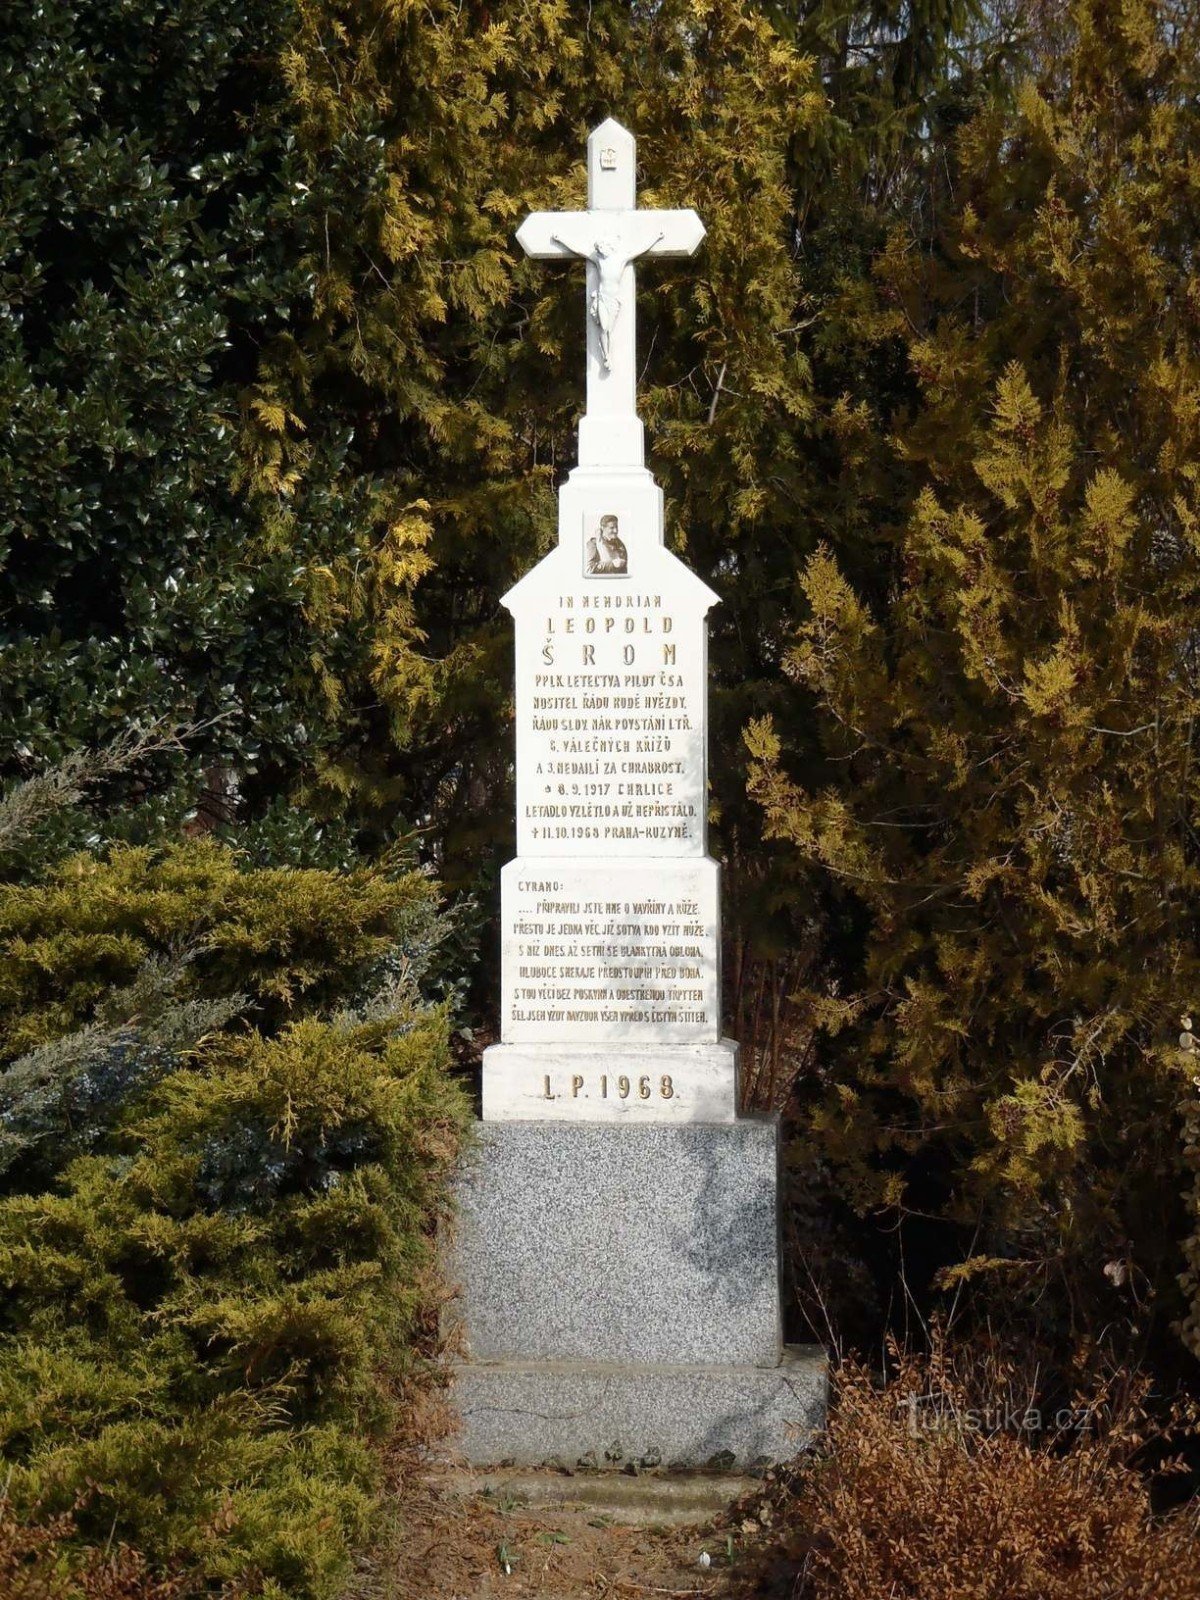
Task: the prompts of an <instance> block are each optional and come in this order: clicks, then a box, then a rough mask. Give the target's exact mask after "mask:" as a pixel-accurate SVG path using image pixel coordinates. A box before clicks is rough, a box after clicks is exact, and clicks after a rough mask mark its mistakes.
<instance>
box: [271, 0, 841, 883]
mask: <svg viewBox="0 0 1200 1600" xmlns="http://www.w3.org/2000/svg"><path fill="white" fill-rule="evenodd" d="M298 15H299V22H298V27H297V29H296V32H295V37H294V42H293V43H292V45H291V47H290V48H289V49H287V50H286V51H285V54H284V58H283V66H284V71H285V73H286V77H287V81H288V85H289V89H290V94H291V103H292V108H293V111H294V115H295V116H296V119H297V124H298V132H297V149H298V150H299V152H300V153H301V154H302V156H303V158H304V160H305V161H306V162H307V165H308V171H307V174H306V176H307V181H308V186H309V194H308V197H307V199H306V202H305V204H306V209H307V212H308V214H310V216H311V219H312V230H311V232H312V236H311V254H310V258H309V265H310V267H311V270H312V272H313V275H314V279H315V300H314V310H313V317H312V320H311V323H310V324H309V325H307V326H305V327H300V328H297V329H295V330H294V332H291V333H289V334H288V336H287V337H285V338H281V339H278V340H273V341H269V342H268V343H267V344H266V346H265V348H264V353H263V361H262V366H261V369H260V373H259V379H258V384H257V386H256V388H255V390H254V392H253V395H252V396H251V397H250V398H249V400H248V402H247V406H246V415H245V423H246V426H245V441H244V442H245V481H246V483H247V484H248V485H249V487H250V490H251V493H252V495H253V496H254V498H255V503H256V504H257V506H258V507H259V510H260V513H261V517H262V520H263V525H264V527H265V528H266V530H267V534H266V537H267V538H268V541H270V540H272V539H274V540H276V541H279V542H282V543H283V544H285V545H290V544H291V542H292V538H293V531H292V530H293V527H294V525H295V524H297V523H298V522H300V521H302V520H303V519H304V517H305V516H306V515H307V514H308V511H307V507H308V503H309V494H310V488H309V485H310V476H311V472H312V468H311V465H310V464H311V463H312V462H314V461H315V460H316V459H317V457H318V455H319V444H320V441H321V439H322V438H323V437H324V435H325V433H326V432H327V431H328V430H330V429H331V428H334V427H341V426H343V424H344V423H347V422H348V423H350V424H352V425H353V427H354V429H355V435H354V441H353V445H352V447H351V448H350V449H349V450H348V451H347V453H346V457H345V471H344V477H345V479H346V480H347V481H350V479H352V478H353V477H355V476H356V475H357V476H359V477H361V478H362V480H363V481H364V482H365V481H366V479H367V476H368V475H369V474H371V473H379V474H380V476H379V478H378V483H379V485H380V489H379V493H380V495H381V497H382V498H381V499H380V502H379V506H378V507H377V510H378V511H379V515H378V516H375V517H371V518H367V517H364V518H363V519H361V520H360V521H359V522H358V523H357V524H356V525H352V526H348V527H347V529H346V540H345V548H344V551H343V553H342V554H341V555H340V556H338V557H337V558H335V559H332V560H329V559H326V558H325V557H322V558H321V561H320V562H319V563H318V564H316V565H313V566H307V567H306V569H305V570H304V572H303V573H302V575H301V580H300V581H302V582H303V583H305V584H306V585H307V592H308V596H309V600H308V606H309V616H310V619H311V621H312V623H313V626H314V629H315V630H316V631H317V632H318V634H320V633H321V632H322V630H324V633H325V636H326V637H327V638H328V640H329V645H328V649H327V650H326V649H325V647H323V646H322V647H320V649H319V651H318V654H319V655H320V656H321V659H322V662H323V663H324V668H323V670H325V671H326V672H327V681H328V687H329V694H330V696H331V701H332V700H336V699H337V697H338V696H340V695H345V694H346V693H348V692H352V690H348V688H347V685H346V684H345V683H344V682H341V681H339V678H338V672H339V667H338V654H339V648H340V647H339V645H338V639H339V637H340V636H341V635H343V634H344V633H345V632H346V630H348V629H350V630H353V633H354V637H355V638H357V639H370V640H372V641H373V644H372V661H373V682H372V685H371V687H372V690H373V693H374V695H375V696H377V697H378V700H379V702H380V704H381V705H382V707H383V708H384V709H385V710H386V713H387V716H388V720H389V725H390V737H391V739H392V740H393V741H395V743H396V744H398V745H399V746H400V747H402V748H407V749H408V750H409V751H410V752H413V753H412V754H410V755H409V757H408V758H406V759H405V758H400V759H398V758H397V756H396V755H395V753H394V751H392V752H389V751H388V749H387V748H386V742H385V740H384V739H382V738H380V737H378V734H379V733H380V732H381V730H378V729H377V730H376V731H375V734H374V735H373V736H372V740H371V744H370V748H369V750H367V751H365V752H364V756H365V759H364V760H363V761H362V762H361V763H359V764H358V766H357V767H356V766H355V765H354V764H353V763H352V762H346V763H343V765H341V766H335V765H334V764H333V763H331V762H329V761H325V762H323V763H322V765H321V770H320V772H319V773H318V774H317V777H316V779H315V780H314V782H313V784H312V785H311V786H310V788H309V790H308V793H307V798H308V801H309V803H311V804H312V805H313V806H317V807H322V806H323V807H331V808H332V807H336V806H340V805H342V804H344V803H346V800H347V797H348V796H349V797H350V798H351V800H352V801H353V800H355V799H356V800H357V801H358V802H360V803H362V802H369V801H370V800H371V798H372V797H373V798H375V799H378V798H380V796H381V795H383V794H385V793H388V792H390V793H392V794H394V795H398V796H400V797H401V803H402V804H403V805H404V806H405V808H406V810H407V812H408V814H409V815H410V816H415V815H418V814H421V815H432V817H433V819H434V826H435V828H436V829H437V832H438V837H439V842H440V845H441V848H442V849H443V851H444V852H445V856H446V859H447V860H448V862H449V863H450V866H451V868H452V869H453V872H458V871H461V870H462V869H463V868H464V867H466V868H471V867H472V866H473V865H474V863H475V862H477V861H478V858H479V854H480V848H481V846H490V847H492V848H495V847H496V841H497V839H498V837H499V836H501V831H502V829H503V827H504V826H505V824H504V820H503V819H504V818H505V817H506V816H508V815H510V814H511V800H510V799H509V798H508V797H507V796H506V793H505V790H506V785H507V781H508V779H507V768H508V762H509V759H510V754H511V752H510V748H509V741H510V732H509V729H508V720H507V713H508V707H509V697H510V677H511V669H510V664H509V655H510V650H511V643H510V633H509V625H508V621H507V619H506V618H505V617H504V615H503V613H502V611H501V609H500V607H499V596H500V595H501V594H502V593H503V592H504V590H505V589H506V588H507V587H508V586H509V585H510V584H511V583H512V582H513V581H514V580H515V579H516V578H517V577H518V576H519V575H520V574H521V573H522V572H523V571H525V570H526V569H527V568H528V567H529V566H530V565H532V564H533V562H534V561H535V560H536V559H537V558H538V557H539V556H540V555H542V554H544V552H545V550H546V549H547V547H548V546H549V544H550V543H551V542H552V540H553V538H554V531H555V503H554V497H553V490H554V488H555V486H556V483H557V481H558V480H559V479H560V478H561V476H562V474H563V473H564V472H565V471H566V470H567V468H568V467H569V466H571V465H572V464H573V461H574V451H575V439H574V425H575V421H576V417H577V414H578V410H579V406H580V400H581V394H582V382H583V370H582V365H581V357H580V349H581V344H580V340H581V338H582V315H583V303H582V296H583V286H582V281H581V279H580V276H579V273H578V271H570V272H564V271H556V270H554V269H550V270H547V267H546V265H545V263H533V262H528V261H526V260H525V258H524V257H523V255H522V253H521V251H520V249H519V247H518V246H517V244H516V242H515V239H514V234H515V231H516V228H517V227H518V225H519V223H520V221H521V219H522V217H523V216H524V215H525V214H526V213H527V212H528V211H529V210H531V209H534V208H544V207H553V206H569V207H576V206H579V205H581V204H583V203H584V202H585V199H586V180H585V176H584V154H585V140H586V137H587V133H588V131H589V129H590V128H591V127H592V126H593V125H594V124H595V123H596V122H598V121H599V120H600V119H601V118H603V117H604V116H607V115H609V114H612V115H615V116H617V117H619V118H620V119H622V120H623V121H624V122H625V123H626V124H627V125H628V126H629V127H630V128H631V129H633V130H634V131H635V133H636V134H637V136H638V139H639V157H640V161H641V172H640V186H641V187H640V193H641V202H642V203H643V204H646V205H666V206H671V205H682V204H688V205H694V206H695V207H696V209H697V210H698V211H699V212H700V214H701V215H702V217H703V218H704V221H705V223H706V225H707V228H708V236H707V238H706V240H705V243H704V247H703V251H702V253H701V254H700V255H699V256H698V257H697V258H696V260H695V261H694V262H689V263H688V265H687V267H686V269H684V270H680V269H679V268H678V266H666V267H656V266H653V265H651V266H650V267H647V268H646V269H645V270H643V271H641V272H640V273H639V313H638V314H639V325H640V337H641V341H642V349H643V351H644V352H645V353H646V355H647V357H648V358H649V359H648V363H647V372H646V381H645V382H644V383H643V385H642V390H641V409H642V412H643V415H644V416H645V417H646V419H647V423H648V426H649V430H650V438H651V441H652V448H653V451H654V455H655V460H656V464H657V465H658V466H659V467H660V468H662V467H664V466H665V467H666V469H667V472H668V474H669V480H670V483H669V486H670V494H669V503H670V504H671V506H672V514H673V518H674V525H673V529H672V536H673V537H674V538H676V539H678V540H680V541H682V540H685V539H686V540H687V541H688V542H689V545H690V546H691V548H692V549H693V551H695V552H697V553H698V555H699V559H700V563H701V565H709V564H711V563H714V562H716V561H718V560H720V559H721V557H722V556H723V554H724V552H725V550H726V549H727V547H728V544H729V542H730V541H731V540H735V539H736V540H746V539H749V538H751V537H752V535H753V533H754V531H755V530H756V529H757V530H762V529H765V528H767V527H769V526H771V525H772V522H773V521H774V523H775V524H778V523H779V521H780V520H781V519H782V518H784V517H785V516H786V515H787V513H788V508H789V505H790V496H791V482H792V479H793V477H794V475H795V473H796V472H797V470H798V467H797V455H798V450H797V442H796V438H795V423H796V420H797V418H798V417H799V416H800V415H801V414H802V412H803V410H804V404H805V402H804V395H805V391H806V382H807V368H806V365H805V363H804V361H803V360H802V358H801V356H800V352H799V337H798V332H797V328H796V326H795V324H796V316H795V303H796V293H797V274H796V268H795V262H794V258H793V242H794V241H793V233H792V227H793V218H792V192H791V186H790V182H789V156H790V151H791V148H792V143H793V140H794V139H796V138H797V137H799V136H801V135H802V134H803V133H804V132H805V131H806V130H807V129H809V128H811V127H812V126H813V125H814V124H815V123H817V122H818V121H819V120H820V119H821V117H822V116H823V115H824V111H825V107H824V97H823V95H822V94H821V92H820V89H819V86H818V84H817V81H816V78H815V74H814V71H813V67H812V63H811V62H809V61H807V60H806V59H805V58H804V57H803V56H802V55H801V54H800V53H799V52H798V51H797V49H796V48H795V47H794V46H793V45H792V44H790V43H788V42H787V41H786V39H785V38H784V37H782V36H781V34H780V33H779V32H777V31H776V29H775V28H774V27H773V26H772V25H771V24H770V22H769V21H768V20H767V19H766V18H765V16H764V15H763V13H762V8H760V7H759V6H757V5H752V4H748V3H745V0H666V3H665V4H661V5H655V6H653V7H630V6H628V5H625V4H616V3H610V0H596V3H594V4H589V5H587V6H581V5H574V4H569V3H567V0H547V3H541V4H537V5H528V4H525V3H518V0H499V3H498V4H492V5H487V6H480V5H478V4H467V5H462V4H459V3H458V0H432V3H417V0H399V3H393V0H386V3H385V0H301V3H300V5H299V9H298ZM381 768H382V769H385V770H386V772H388V773H390V774H393V775H394V780H395V787H394V789H392V790H391V791H387V790H384V789H382V788H378V787H377V788H376V789H374V790H372V783H373V782H376V780H377V779H378V777H379V774H380V769H381ZM468 797H469V798H468Z"/></svg>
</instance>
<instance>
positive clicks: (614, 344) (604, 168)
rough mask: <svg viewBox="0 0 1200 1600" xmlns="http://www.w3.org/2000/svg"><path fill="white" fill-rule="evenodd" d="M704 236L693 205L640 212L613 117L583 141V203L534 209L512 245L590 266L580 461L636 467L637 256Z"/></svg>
mask: <svg viewBox="0 0 1200 1600" xmlns="http://www.w3.org/2000/svg"><path fill="white" fill-rule="evenodd" d="M703 238H704V224H703V223H702V222H701V221H700V218H699V217H698V216H697V215H696V213H695V212H694V211H639V210H638V209H637V146H636V143H635V141H634V137H633V135H632V134H631V133H630V132H629V131H628V130H627V129H625V128H623V127H622V126H621V124H620V123H619V122H615V121H614V120H613V119H612V118H611V117H609V119H608V120H607V121H606V122H602V123H601V124H600V126H599V127H598V128H596V129H595V131H594V132H593V133H592V135H591V137H590V138H589V139H588V209H587V210H586V211H535V212H533V213H532V214H531V215H530V216H528V217H526V218H525V221H524V222H523V223H522V224H521V226H520V228H519V229H518V230H517V242H518V244H520V246H521V248H522V249H523V250H524V251H525V254H526V255H528V256H533V257H535V258H536V259H537V260H539V261H555V260H561V259H563V258H564V257H571V256H573V257H576V258H577V259H579V260H582V261H585V262H586V263H587V410H586V412H585V414H584V416H583V418H582V419H581V420H580V424H579V464H580V466H609V467H626V468H628V467H634V466H636V467H640V466H641V465H642V425H641V423H640V422H639V420H638V416H637V315H636V302H635V284H634V272H633V263H634V262H635V261H638V260H641V259H642V258H643V257H647V256H675V257H680V256H690V255H692V254H693V253H694V252H695V251H696V249H697V248H698V246H699V244H700V241H701V240H702V239H703Z"/></svg>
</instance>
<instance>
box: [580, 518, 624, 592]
mask: <svg viewBox="0 0 1200 1600" xmlns="http://www.w3.org/2000/svg"><path fill="white" fill-rule="evenodd" d="M583 570H584V572H585V573H586V574H587V576H588V577H589V578H625V577H628V576H629V553H628V551H627V550H626V549H625V544H624V541H623V540H622V538H621V535H620V532H619V531H618V527H617V519H616V517H614V516H612V515H611V514H610V515H608V516H603V517H601V518H600V523H599V526H598V527H597V528H596V531H595V533H593V534H592V536H591V538H590V539H588V541H587V544H586V545H585V547H584V555H583Z"/></svg>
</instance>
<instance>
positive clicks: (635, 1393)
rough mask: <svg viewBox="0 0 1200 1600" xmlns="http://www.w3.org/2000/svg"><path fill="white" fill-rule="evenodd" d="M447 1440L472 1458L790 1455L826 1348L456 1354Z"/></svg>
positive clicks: (528, 1463)
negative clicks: (730, 1353)
mask: <svg viewBox="0 0 1200 1600" xmlns="http://www.w3.org/2000/svg"><path fill="white" fill-rule="evenodd" d="M451 1400H452V1403H453V1404H454V1405H455V1407H456V1409H457V1410H458V1413H459V1415H460V1417H461V1419H462V1432H461V1434H460V1435H459V1437H458V1438H457V1439H456V1440H455V1441H454V1444H455V1448H456V1450H457V1451H458V1452H459V1454H460V1455H461V1456H462V1457H464V1458H465V1459H466V1460H467V1461H468V1462H470V1463H471V1464H472V1465H476V1466H518V1467H522V1466H523V1467H537V1466H542V1465H543V1464H546V1463H550V1464H552V1465H555V1466H558V1467H564V1466H566V1467H572V1466H575V1465H576V1464H578V1463H580V1462H584V1463H586V1464H587V1465H591V1464H593V1463H596V1464H599V1463H603V1462H608V1463H609V1464H612V1465H617V1464H623V1463H627V1462H635V1463H638V1464H639V1465H641V1464H646V1465H653V1466H659V1465H661V1466H665V1467H668V1468H670V1467H703V1466H717V1465H719V1466H722V1467H724V1468H726V1469H727V1470H731V1469H734V1468H741V1469H743V1470H744V1469H746V1468H753V1467H758V1466H764V1465H766V1464H768V1463H770V1462H773V1461H784V1460H787V1459H789V1458H790V1457H792V1456H794V1455H797V1454H798V1453H799V1452H800V1451H801V1450H802V1449H803V1448H804V1447H805V1445H807V1444H808V1443H809V1442H810V1441H811V1440H812V1439H813V1438H814V1436H815V1435H816V1433H817V1431H818V1430H819V1429H820V1427H821V1426H822V1425H823V1423H824V1419H825V1402H826V1359H825V1352H824V1351H823V1350H821V1349H820V1348H819V1347H817V1346H814V1345H788V1346H785V1348H784V1354H783V1360H782V1361H781V1362H780V1363H779V1365H778V1366H774V1367H754V1366H742V1365H737V1366H729V1365H711V1364H705V1365H665V1364H655V1365H635V1364H632V1363H622V1362H588V1361H494V1362H482V1361H480V1362H474V1361H473V1362H466V1363H464V1364H463V1365H462V1366H460V1367H458V1368H456V1370H455V1387H454V1391H453V1393H452V1395H451Z"/></svg>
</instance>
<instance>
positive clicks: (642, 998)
mask: <svg viewBox="0 0 1200 1600" xmlns="http://www.w3.org/2000/svg"><path fill="white" fill-rule="evenodd" d="M522 865H523V864H522V863H519V862H518V863H514V864H513V866H515V867H516V871H515V872H514V871H513V870H512V868H506V869H505V871H506V874H507V877H506V881H505V915H506V919H507V921H508V928H507V933H506V939H505V950H504V963H503V967H504V991H505V993H504V1004H505V1028H506V1037H507V1036H509V1035H510V1034H511V1036H512V1037H514V1038H525V1039H533V1038H547V1039H572V1038H577V1039H598V1038H603V1039H635V1038H643V1039H653V1038H668V1039H676V1040H678V1041H680V1042H683V1041H686V1040H702V1039H716V1038H717V1037H718V1036H719V1021H720V1018H719V1014H718V984H717V963H716V948H715V946H716V922H717V906H716V874H715V870H714V869H713V867H712V863H711V862H696V863H694V864H693V863H690V862H678V863H670V864H668V863H665V862H664V863H663V864H662V866H661V867H659V868H658V869H657V871H656V874H655V876H654V877H652V878H649V879H647V877H646V875H645V874H643V873H641V872H640V871H638V870H637V869H636V868H631V867H630V866H629V865H627V864H623V865H620V866H618V865H617V864H616V863H614V864H612V865H611V866H605V865H602V864H600V863H596V864H595V865H592V864H589V865H588V866H587V867H586V868H585V867H584V866H583V864H582V863H572V864H571V865H570V866H569V867H568V866H566V865H565V864H564V867H563V868H562V869H561V871H560V872H559V873H557V874H555V875H554V876H550V875H549V874H548V873H546V872H545V871H544V870H542V871H537V870H536V869H535V870H529V868H528V867H526V868H525V869H524V870H522ZM567 1092H568V1093H569V1094H573V1095H574V1096H575V1097H576V1098H577V1097H578V1095H579V1094H580V1093H582V1085H579V1086H577V1087H576V1089H575V1090H572V1089H571V1087H570V1085H569V1084H568V1088H567ZM635 1092H636V1085H635ZM650 1092H651V1093H653V1092H654V1091H653V1089H651V1091H650ZM610 1093H611V1085H610ZM601 1097H602V1098H603V1095H602V1096H601Z"/></svg>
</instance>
